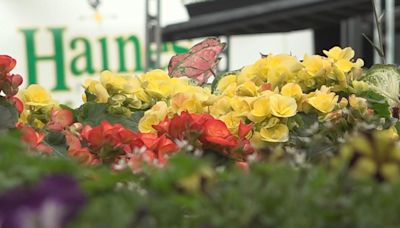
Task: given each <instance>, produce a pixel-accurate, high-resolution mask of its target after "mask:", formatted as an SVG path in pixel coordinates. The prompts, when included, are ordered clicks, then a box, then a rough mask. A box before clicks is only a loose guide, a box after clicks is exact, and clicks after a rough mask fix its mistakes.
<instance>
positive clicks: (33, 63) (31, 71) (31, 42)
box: [21, 28, 68, 90]
mask: <svg viewBox="0 0 400 228" xmlns="http://www.w3.org/2000/svg"><path fill="white" fill-rule="evenodd" d="M36 31H37V29H21V32H22V33H23V34H24V37H25V46H26V57H27V63H28V84H35V83H37V64H38V63H39V62H40V61H54V63H55V68H56V75H57V77H56V85H55V87H54V88H53V90H68V87H67V85H66V83H65V69H64V48H63V31H64V28H49V31H50V32H51V34H52V36H53V46H54V54H50V55H42V56H39V55H38V54H37V53H36V46H35V33H36Z"/></svg>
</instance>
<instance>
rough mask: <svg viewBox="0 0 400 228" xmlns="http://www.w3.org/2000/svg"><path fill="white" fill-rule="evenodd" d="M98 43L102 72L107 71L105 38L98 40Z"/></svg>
mask: <svg viewBox="0 0 400 228" xmlns="http://www.w3.org/2000/svg"><path fill="white" fill-rule="evenodd" d="M99 42H100V47H101V60H102V65H103V69H102V70H108V69H109V68H108V49H107V38H106V37H102V38H100V39H99Z"/></svg>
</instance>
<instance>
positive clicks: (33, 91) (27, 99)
mask: <svg viewBox="0 0 400 228" xmlns="http://www.w3.org/2000/svg"><path fill="white" fill-rule="evenodd" d="M21 96H22V97H21V98H22V100H23V101H24V103H25V104H26V105H31V106H48V105H53V104H54V101H53V99H52V98H51V96H50V93H49V92H48V91H47V90H45V89H44V88H43V87H41V86H40V85H36V84H34V85H30V86H28V88H27V89H26V90H24V91H22V93H21Z"/></svg>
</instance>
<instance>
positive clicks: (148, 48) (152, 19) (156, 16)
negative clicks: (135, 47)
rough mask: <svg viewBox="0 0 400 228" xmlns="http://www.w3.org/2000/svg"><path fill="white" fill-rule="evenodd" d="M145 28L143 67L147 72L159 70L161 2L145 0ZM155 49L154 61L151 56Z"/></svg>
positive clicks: (158, 0)
mask: <svg viewBox="0 0 400 228" xmlns="http://www.w3.org/2000/svg"><path fill="white" fill-rule="evenodd" d="M145 2H146V3H145V5H146V7H145V8H146V9H145V11H146V28H145V60H146V61H145V67H144V70H145V71H148V70H149V69H152V68H159V67H160V63H161V46H162V40H161V23H160V14H161V0H145ZM154 49H155V53H156V55H155V59H154V57H153V56H154V55H153V54H152V53H153V52H154Z"/></svg>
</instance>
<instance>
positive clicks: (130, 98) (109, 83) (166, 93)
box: [83, 70, 210, 116]
mask: <svg viewBox="0 0 400 228" xmlns="http://www.w3.org/2000/svg"><path fill="white" fill-rule="evenodd" d="M84 88H85V94H84V96H83V100H84V101H85V102H87V101H95V102H97V103H106V104H108V105H109V108H108V110H109V112H110V113H117V114H123V115H125V116H130V115H131V114H132V112H134V111H136V110H145V109H148V108H150V107H152V106H153V105H154V104H155V103H156V102H157V101H163V100H168V99H170V98H171V97H173V96H174V95H176V94H178V93H190V94H192V93H193V91H200V92H202V93H206V94H207V93H210V91H209V90H206V89H203V88H201V87H196V86H193V85H190V80H189V79H188V78H171V77H169V76H168V74H167V73H166V72H164V71H162V70H153V71H150V72H148V73H146V74H143V75H141V76H131V75H118V74H113V73H111V72H109V71H105V72H102V73H101V75H100V81H96V80H91V79H89V80H87V81H86V82H85V85H84Z"/></svg>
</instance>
